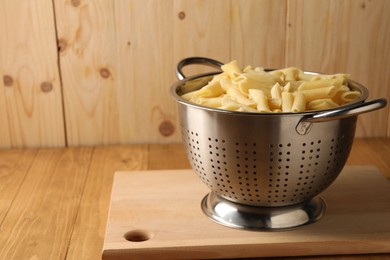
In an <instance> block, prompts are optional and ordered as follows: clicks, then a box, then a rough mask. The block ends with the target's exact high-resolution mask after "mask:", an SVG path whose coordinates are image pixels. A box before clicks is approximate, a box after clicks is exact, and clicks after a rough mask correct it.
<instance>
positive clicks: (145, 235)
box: [124, 229, 153, 242]
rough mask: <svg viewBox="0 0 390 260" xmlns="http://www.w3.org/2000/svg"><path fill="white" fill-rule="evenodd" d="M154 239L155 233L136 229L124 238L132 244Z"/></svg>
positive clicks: (127, 233)
mask: <svg viewBox="0 0 390 260" xmlns="http://www.w3.org/2000/svg"><path fill="white" fill-rule="evenodd" d="M152 237H153V233H152V232H150V231H148V230H143V229H135V230H131V231H129V232H126V233H125V235H124V238H125V239H126V240H127V241H130V242H144V241H147V240H149V239H151V238H152Z"/></svg>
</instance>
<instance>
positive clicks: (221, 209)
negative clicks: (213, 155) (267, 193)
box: [201, 192, 326, 231]
mask: <svg viewBox="0 0 390 260" xmlns="http://www.w3.org/2000/svg"><path fill="white" fill-rule="evenodd" d="M201 208H202V210H203V212H204V213H205V214H206V216H208V217H209V218H211V219H212V220H214V221H215V222H217V223H219V224H222V225H224V226H227V227H231V228H237V229H245V230H254V231H278V230H279V231H282V230H289V229H295V228H298V227H302V226H305V225H307V224H310V223H313V222H315V221H317V220H319V219H320V218H321V217H322V216H323V214H324V213H325V211H326V203H325V201H324V200H323V199H322V198H321V197H320V196H317V197H314V198H312V199H310V200H308V201H305V202H302V203H299V204H296V205H292V206H282V207H256V206H248V205H243V204H239V203H235V202H232V201H229V200H226V199H224V198H222V197H220V196H218V195H216V194H215V193H214V192H210V193H209V194H207V195H206V196H205V197H204V198H203V200H202V202H201Z"/></svg>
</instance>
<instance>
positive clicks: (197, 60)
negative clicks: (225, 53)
mask: <svg viewBox="0 0 390 260" xmlns="http://www.w3.org/2000/svg"><path fill="white" fill-rule="evenodd" d="M193 64H200V65H206V66H209V67H213V68H216V69H219V70H221V66H222V65H223V63H222V62H219V61H216V60H213V59H210V58H205V57H188V58H185V59H183V60H181V61H180V62H179V63H178V64H177V68H176V76H177V78H178V79H179V80H182V79H185V78H186V76H185V75H184V73H183V68H184V67H185V66H188V65H193Z"/></svg>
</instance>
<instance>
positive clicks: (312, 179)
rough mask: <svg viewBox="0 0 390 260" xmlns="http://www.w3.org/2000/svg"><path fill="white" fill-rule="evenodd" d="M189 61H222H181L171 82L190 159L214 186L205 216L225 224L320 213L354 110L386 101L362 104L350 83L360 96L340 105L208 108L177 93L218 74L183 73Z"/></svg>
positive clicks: (261, 223)
mask: <svg viewBox="0 0 390 260" xmlns="http://www.w3.org/2000/svg"><path fill="white" fill-rule="evenodd" d="M190 64H205V65H211V66H214V67H218V66H219V65H221V63H220V62H218V61H214V60H210V59H207V58H199V57H193V58H188V59H185V60H183V61H181V62H180V63H179V64H178V77H179V78H180V79H181V80H180V81H178V82H177V83H175V84H174V85H173V86H172V88H171V93H172V95H173V96H174V98H175V99H176V101H177V102H178V106H179V115H180V123H181V128H182V129H181V130H182V136H183V141H184V144H185V147H186V150H187V154H188V159H189V161H190V163H191V166H192V168H193V170H194V171H195V173H196V174H197V175H198V176H199V177H200V178H201V180H202V181H203V182H204V183H205V184H206V185H207V186H208V187H209V188H210V190H211V192H210V194H208V195H207V196H206V197H205V198H204V199H203V201H202V208H203V211H204V212H205V213H206V215H208V216H209V217H211V218H212V219H214V220H216V221H217V222H219V223H222V224H224V225H227V226H231V227H237V228H247V229H260V230H268V229H271V230H273V229H285V228H292V227H296V226H301V225H304V224H307V223H310V222H313V221H315V220H317V219H319V218H320V217H321V216H322V214H323V213H324V211H325V208H326V207H325V203H324V201H323V200H322V199H321V198H320V197H317V195H318V194H320V193H321V192H322V191H324V190H325V189H326V188H327V187H328V186H329V185H330V184H331V183H332V182H333V181H334V180H335V179H336V177H337V176H338V175H339V173H340V172H341V170H342V169H343V167H344V165H345V163H346V160H347V158H348V155H349V152H350V150H351V146H352V142H353V139H354V134H355V127H356V120H357V115H358V114H361V113H366V112H369V111H373V110H376V109H379V108H382V107H384V106H385V105H386V100H384V99H377V100H373V101H370V102H365V99H366V98H367V96H368V91H367V89H366V88H365V87H364V86H362V85H360V84H358V83H357V82H354V81H349V87H350V88H351V89H353V90H358V91H360V92H361V93H362V97H361V98H360V99H359V100H356V101H355V102H353V103H351V104H348V105H346V106H343V107H340V108H337V109H331V110H323V111H311V112H303V113H246V112H232V111H226V110H219V109H213V108H207V107H203V106H200V105H196V104H192V103H190V102H188V101H186V100H184V99H182V98H181V97H180V96H181V95H182V94H185V93H187V92H189V91H193V90H195V89H199V88H201V87H203V86H204V85H205V84H207V82H208V81H210V80H211V78H212V77H213V75H215V74H216V73H208V74H202V75H197V76H193V77H188V78H185V76H184V75H183V72H182V68H183V67H184V66H187V65H190ZM217 73H218V72H217ZM302 214H303V215H302Z"/></svg>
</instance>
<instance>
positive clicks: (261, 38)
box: [225, 0, 287, 68]
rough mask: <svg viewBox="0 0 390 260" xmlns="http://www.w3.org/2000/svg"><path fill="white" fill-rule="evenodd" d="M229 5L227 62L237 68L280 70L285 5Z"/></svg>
mask: <svg viewBox="0 0 390 260" xmlns="http://www.w3.org/2000/svg"><path fill="white" fill-rule="evenodd" d="M231 5H232V7H231V12H232V18H231V26H230V31H231V35H230V42H231V48H230V57H231V59H236V60H237V61H238V62H239V63H240V64H241V66H246V65H252V66H259V67H264V68H283V67H284V64H285V53H284V51H285V44H286V37H285V35H286V14H287V1H285V0H277V1H274V0H272V1H271V0H260V1H258V0H250V1H248V0H247V1H231ZM268 39H270V40H268ZM225 62H227V61H225Z"/></svg>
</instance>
